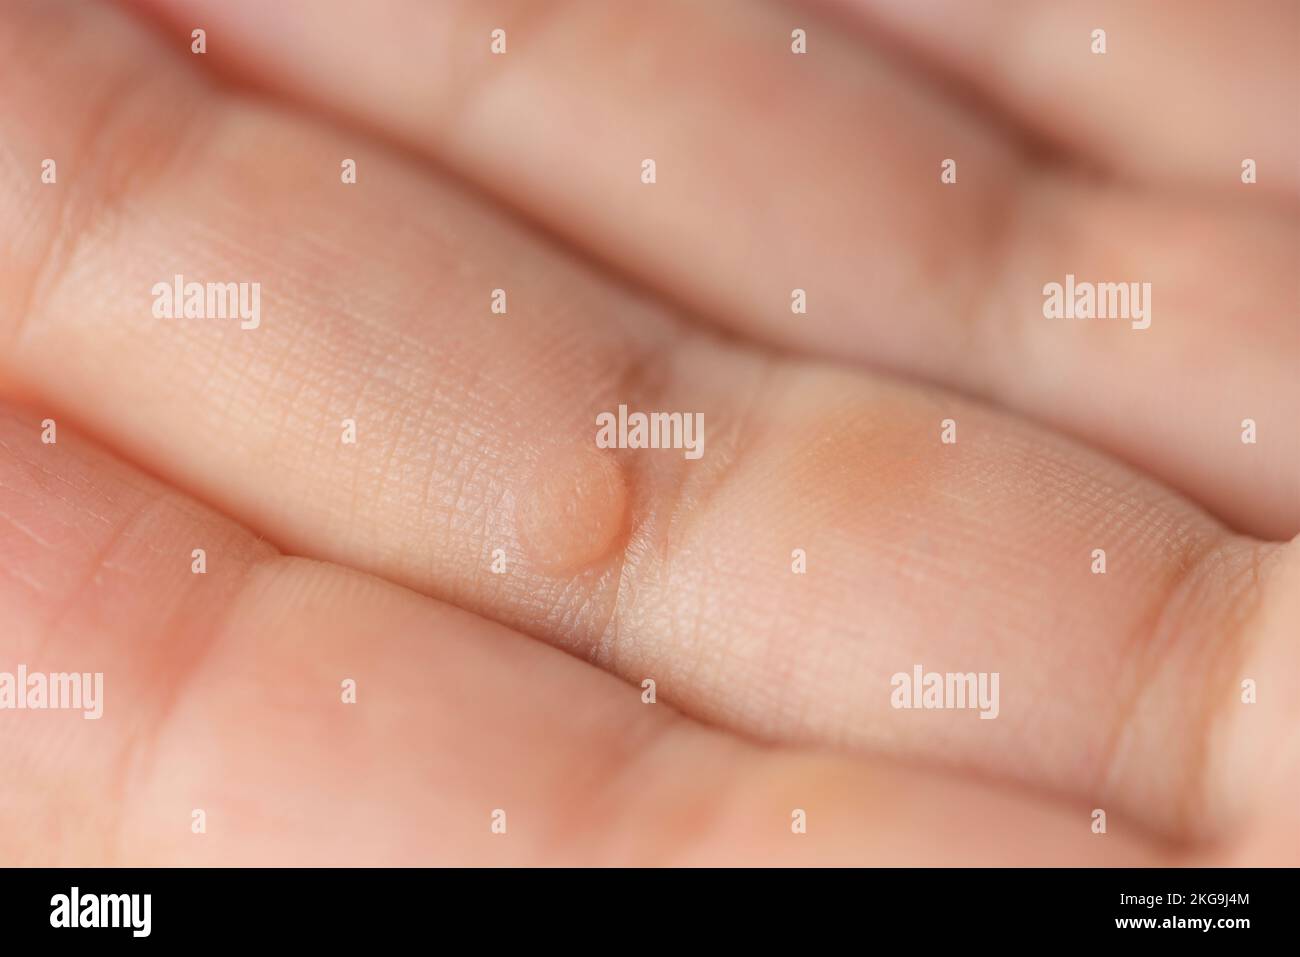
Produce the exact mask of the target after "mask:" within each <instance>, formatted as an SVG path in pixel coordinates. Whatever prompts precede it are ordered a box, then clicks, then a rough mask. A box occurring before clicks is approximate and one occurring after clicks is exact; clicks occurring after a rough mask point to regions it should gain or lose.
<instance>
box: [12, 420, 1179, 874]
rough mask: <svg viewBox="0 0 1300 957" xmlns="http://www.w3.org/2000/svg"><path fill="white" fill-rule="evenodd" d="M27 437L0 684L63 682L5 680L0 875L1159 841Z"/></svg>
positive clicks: (813, 857) (1146, 847) (1121, 850)
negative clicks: (305, 540) (802, 747)
mask: <svg viewBox="0 0 1300 957" xmlns="http://www.w3.org/2000/svg"><path fill="white" fill-rule="evenodd" d="M41 434H42V430H41V429H40V427H39V421H38V419H37V418H36V417H35V416H34V415H32V414H31V413H30V412H29V411H17V410H11V409H8V408H4V409H0V608H2V609H3V614H4V619H5V623H6V628H5V631H4V633H3V635H2V636H0V681H3V680H4V679H5V678H6V677H11V676H12V675H13V673H14V672H15V671H17V670H18V669H19V668H22V669H23V671H22V673H23V675H24V676H25V677H26V678H27V681H28V682H30V681H32V680H35V679H37V678H38V676H39V678H40V679H41V680H45V679H46V676H49V675H56V676H59V675H63V676H66V675H71V674H76V675H79V676H84V677H85V678H86V679H87V680H86V681H85V683H84V685H78V686H77V688H78V690H77V691H76V694H75V696H74V695H73V694H72V693H71V692H68V693H63V692H60V693H59V695H57V696H51V697H48V698H45V699H43V702H44V706H42V707H40V708H36V707H34V706H33V707H28V708H25V709H24V710H11V709H12V708H13V701H12V700H8V699H0V700H5V703H6V707H5V710H3V711H0V766H2V767H3V770H4V780H5V786H4V788H2V789H0V822H2V823H0V863H3V864H5V865H8V866H12V865H15V864H32V865H40V866H51V865H62V866H79V867H86V866H122V865H128V866H155V865H170V866H176V865H208V866H211V865H217V866H227V865H243V866H248V865H261V866H265V865H274V866H285V865H300V866H301V865H306V866H318V865H336V866H337V865H418V864H423V865H429V864H443V865H446V864H451V865H483V864H544V865H551V866H554V865H562V864H588V865H590V864H597V865H604V864H623V865H626V864H719V863H722V864H881V865H887V864H895V865H898V864H926V863H930V864H954V863H962V862H966V863H976V862H978V863H981V864H989V863H1007V864H1015V863H1029V862H1039V863H1047V862H1051V863H1057V864H1059V863H1061V862H1063V861H1068V862H1071V863H1080V864H1095V863H1120V864H1135V863H1145V862H1159V861H1170V860H1173V859H1174V857H1173V855H1172V853H1171V852H1170V851H1168V850H1164V849H1162V848H1161V847H1160V846H1159V845H1153V844H1149V843H1148V842H1146V841H1145V840H1144V839H1143V838H1142V837H1141V835H1140V834H1138V833H1135V831H1134V830H1133V828H1132V826H1131V823H1129V822H1125V821H1124V820H1123V819H1122V817H1119V816H1117V817H1116V818H1115V819H1114V820H1112V821H1111V822H1110V829H1109V831H1108V833H1107V836H1106V838H1105V840H1104V841H1100V840H1098V839H1097V838H1096V836H1095V835H1094V834H1092V833H1091V830H1090V828H1089V821H1090V818H1089V814H1088V811H1087V809H1086V808H1083V807H1075V808H1070V807H1068V806H1066V807H1054V806H1050V805H1046V804H1043V803H1042V802H1039V801H1035V800H1033V799H1032V798H1030V797H1028V796H1026V795H1023V794H1016V793H1014V792H1013V793H1006V792H1005V791H999V790H998V789H995V788H992V787H989V786H983V785H976V784H974V783H972V782H967V781H961V780H952V779H945V778H942V777H937V776H934V775H927V774H924V773H919V772H915V771H907V770H902V769H899V768H894V767H890V766H889V765H886V764H881V763H877V764H874V765H866V764H856V763H853V762H850V761H847V760H843V759H835V758H829V757H823V756H816V755H798V754H794V753H789V752H780V751H767V750H763V749H760V748H757V747H755V746H753V745H749V744H744V743H741V742H739V741H735V740H730V739H727V738H725V737H724V736H723V735H721V734H718V733H716V732H712V731H708V730H706V729H704V728H702V727H700V726H698V725H695V724H694V723H692V722H689V721H685V720H683V719H681V718H680V717H678V716H676V715H674V714H673V713H672V712H671V711H670V710H669V709H668V708H667V707H666V706H665V705H663V704H656V705H647V704H644V703H643V701H642V695H641V692H640V690H639V689H635V688H630V687H628V686H627V685H625V684H623V683H622V682H619V681H617V680H615V679H613V678H611V677H609V676H608V675H605V674H602V673H601V672H600V671H598V670H596V669H595V668H592V667H590V666H589V665H586V664H583V663H582V662H579V661H576V660H574V659H573V658H570V657H568V656H565V655H563V654H561V653H559V652H557V651H555V650H553V649H550V648H547V647H546V646H544V645H541V644H539V643H537V642H534V641H531V640H529V639H527V638H525V637H523V636H521V635H518V634H513V633H511V632H509V631H508V630H507V629H505V628H503V627H501V626H500V625H495V624H492V623H491V622H488V621H485V620H483V619H480V618H476V617H475V616H473V615H470V614H468V613H466V612H463V611H460V610H457V609H453V608H450V607H448V606H446V605H441V604H439V603H437V602H434V601H432V600H430V599H427V598H422V597H419V596H416V595H414V594H412V593H410V592H407V591H404V590H402V589H400V588H397V587H394V586H392V585H388V584H385V583H382V582H379V581H377V580H375V579H372V578H368V577H367V576H364V575H360V574H358V573H356V572H351V571H347V570H345V569H341V568H338V567H336V566H331V565H326V564H319V563H313V562H308V561H304V560H301V559H292V558H286V557H283V556H280V555H278V554H276V553H275V551H274V550H273V549H272V548H270V547H269V546H268V545H266V544H265V543H263V542H260V541H258V540H257V539H256V538H255V537H254V536H253V535H252V534H251V533H249V532H248V531H246V530H244V529H241V528H239V527H238V526H236V525H234V524H233V523H232V522H230V521H228V520H227V519H225V518H223V517H221V516H219V515H217V514H215V513H213V512H211V511H210V510H208V509H206V508H203V507H201V506H199V505H197V504H195V503H194V502H193V501H191V500H189V499H187V498H186V497H184V496H182V495H180V494H178V493H176V492H175V491H173V490H170V489H167V488H166V487H164V486H162V485H161V484H160V483H158V482H157V481H154V480H151V479H149V478H146V477H144V476H142V475H141V474H140V473H138V472H136V471H135V470H133V469H130V468H128V467H126V466H125V465H123V464H122V463H121V462H119V461H117V460H115V459H114V458H112V457H111V456H109V455H107V454H105V453H103V452H102V451H100V450H98V449H95V448H93V447H91V446H89V445H88V444H87V443H86V442H85V441H84V440H82V439H80V438H79V437H78V436H76V435H75V434H74V433H73V432H72V431H71V430H68V429H64V430H61V431H59V432H58V433H57V442H56V443H55V444H44V443H42V442H41V439H40V437H41ZM195 547H199V548H202V549H203V550H204V563H203V566H202V567H203V571H202V572H201V573H196V572H195V568H196V565H195V559H194V558H193V557H192V554H193V550H194V548H195ZM96 676H98V680H99V687H98V690H97V692H96V691H94V690H92V689H94V688H95V677H96ZM59 682H60V687H62V686H63V685H62V679H59ZM52 686H53V685H52ZM28 687H29V685H28V684H27V683H24V687H23V689H22V690H23V692H24V704H26V703H27V702H28V697H27V695H26V692H27V688H28ZM69 687H71V686H69ZM83 688H84V690H86V691H90V692H91V694H92V696H93V697H94V708H93V710H90V709H87V708H86V707H85V705H86V704H88V703H89V702H88V700H87V699H84V698H83V697H82V689H83ZM36 700H37V699H35V698H31V701H32V702H35V701H36ZM54 705H58V707H53V706H54ZM65 706H67V707H65ZM87 713H93V714H94V715H95V716H94V718H93V719H92V720H87V719H86V718H85V715H86V714H87ZM954 809H955V813H954Z"/></svg>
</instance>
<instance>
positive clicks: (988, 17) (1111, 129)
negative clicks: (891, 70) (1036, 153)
mask: <svg viewBox="0 0 1300 957" xmlns="http://www.w3.org/2000/svg"><path fill="white" fill-rule="evenodd" d="M823 2H824V3H826V4H829V5H833V6H837V7H840V8H843V9H845V10H846V11H848V12H850V13H852V14H855V15H858V16H860V17H862V18H863V19H865V20H867V21H868V22H869V23H870V24H871V26H872V27H873V28H875V29H877V30H880V29H883V30H885V31H886V32H888V33H889V34H891V35H892V36H893V37H896V38H898V39H899V40H901V41H903V42H904V43H906V44H908V45H910V46H912V47H914V48H917V49H919V50H921V51H923V52H924V53H925V54H926V55H928V56H929V57H931V58H933V60H934V61H936V62H937V64H938V65H940V66H941V67H943V68H944V69H945V70H947V71H948V72H949V73H950V74H951V75H954V77H955V79H956V80H957V81H958V82H960V83H961V84H962V85H963V86H966V87H974V88H975V89H977V90H978V91H979V92H980V93H982V94H983V95H985V96H987V97H989V98H990V99H992V100H993V101H994V102H995V103H996V104H997V106H998V107H1000V108H1002V109H1004V110H1006V111H1008V112H1010V113H1011V114H1012V115H1013V116H1014V117H1015V118H1016V119H1017V120H1018V121H1020V122H1022V123H1024V124H1026V125H1029V126H1031V127H1033V128H1034V129H1035V130H1036V131H1038V132H1039V133H1040V134H1042V135H1043V136H1045V137H1047V138H1049V139H1050V140H1051V141H1053V142H1054V143H1055V145H1057V146H1058V147H1059V148H1061V149H1064V150H1068V151H1069V152H1071V153H1075V154H1078V155H1080V156H1083V157H1086V158H1087V159H1088V160H1090V161H1092V162H1093V163H1095V164H1097V165H1098V166H1100V167H1102V168H1103V169H1105V170H1107V171H1110V172H1113V173H1116V174H1120V175H1124V176H1130V177H1133V178H1136V179H1140V180H1143V181H1146V182H1152V183H1157V184H1160V185H1166V184H1168V183H1170V182H1171V181H1172V182H1179V183H1183V184H1186V185H1189V186H1193V187H1209V188H1214V189H1219V190H1234V189H1238V188H1239V187H1240V186H1241V173H1242V162H1243V161H1244V160H1245V159H1247V158H1249V159H1253V160H1254V161H1255V164H1256V167H1257V170H1258V172H1259V175H1258V186H1259V189H1260V191H1262V192H1265V193H1269V194H1271V195H1274V196H1278V197H1281V198H1284V199H1286V200H1289V201H1292V202H1294V201H1295V200H1296V199H1297V197H1300V164H1297V162H1296V160H1297V158H1300V126H1298V125H1297V123H1296V120H1295V95H1294V94H1295V89H1296V84H1297V80H1298V79H1300V74H1298V73H1297V66H1296V64H1297V63H1298V62H1300V8H1297V7H1296V5H1295V4H1294V3H1287V2H1285V0H1251V2H1249V3H1241V4H1231V5H1229V4H1222V3H1215V2H1213V0H1191V2H1188V3H1180V4H1178V5H1177V6H1174V5H1169V4H1150V3H1148V4H1135V3H1124V2H1122V0H1120V2H1117V0H1103V2H1100V3H1098V2H1089V3H1079V2H1071V3H1050V4H1046V3H1033V2H1025V0H999V2H996V3H982V4H978V5H977V4H970V3H963V2H961V0H939V2H936V3H907V2H900V0H823ZM1097 30H1102V31H1103V32H1104V36H1098V35H1096V33H1095V31H1097ZM1103 44H1104V46H1103Z"/></svg>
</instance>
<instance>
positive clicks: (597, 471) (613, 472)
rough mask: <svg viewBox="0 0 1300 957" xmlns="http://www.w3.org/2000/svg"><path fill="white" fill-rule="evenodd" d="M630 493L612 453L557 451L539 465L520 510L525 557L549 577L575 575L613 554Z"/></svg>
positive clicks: (521, 498)
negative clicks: (565, 573)
mask: <svg viewBox="0 0 1300 957" xmlns="http://www.w3.org/2000/svg"><path fill="white" fill-rule="evenodd" d="M627 507H628V490H627V482H626V480H625V478H624V476H623V469H622V467H621V466H620V465H619V463H618V461H617V460H616V459H615V458H614V455H613V454H612V453H611V452H608V451H604V450H601V449H597V448H595V447H593V446H585V445H583V446H572V447H567V448H560V449H554V450H552V451H550V452H548V453H546V454H545V455H543V457H542V458H541V460H540V461H538V463H537V466H536V467H535V468H534V470H533V474H532V476H531V478H530V479H529V481H528V484H527V485H526V486H525V488H524V490H523V493H522V494H521V495H520V496H519V499H518V500H517V503H516V506H515V523H516V529H517V532H518V534H519V540H520V545H521V546H522V547H523V550H524V553H525V554H526V555H527V556H528V557H529V558H530V559H531V560H532V561H534V562H536V563H537V564H538V565H539V566H541V567H542V568H543V569H544V570H546V571H547V572H550V573H563V572H573V571H577V570H578V569H580V568H583V567H585V566H587V565H591V564H594V563H595V562H597V561H599V560H600V559H602V558H605V557H606V556H607V555H609V554H610V553H611V551H612V550H613V548H614V545H615V543H617V542H618V541H619V540H621V539H622V537H623V533H624V527H625V525H626V523H627Z"/></svg>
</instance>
